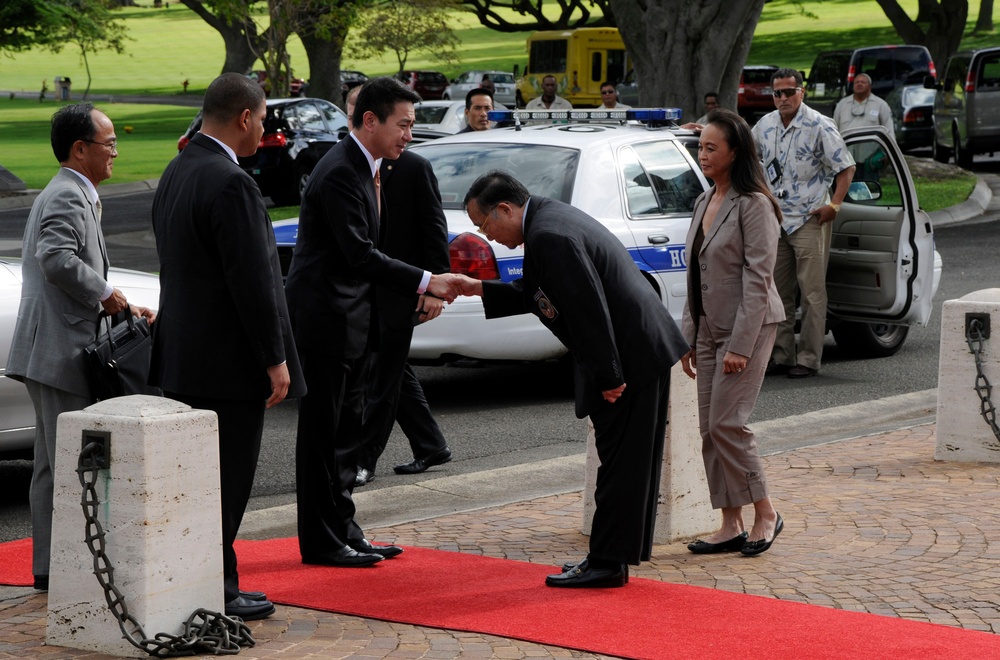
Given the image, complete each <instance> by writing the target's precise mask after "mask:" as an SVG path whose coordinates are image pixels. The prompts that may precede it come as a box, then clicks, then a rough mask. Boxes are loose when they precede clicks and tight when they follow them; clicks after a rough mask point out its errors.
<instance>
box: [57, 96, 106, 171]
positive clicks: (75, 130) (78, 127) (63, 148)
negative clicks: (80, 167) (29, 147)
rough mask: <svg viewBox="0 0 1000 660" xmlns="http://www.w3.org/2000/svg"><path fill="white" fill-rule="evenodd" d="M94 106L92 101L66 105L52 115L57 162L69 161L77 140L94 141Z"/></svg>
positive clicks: (95, 128) (95, 129) (95, 130)
mask: <svg viewBox="0 0 1000 660" xmlns="http://www.w3.org/2000/svg"><path fill="white" fill-rule="evenodd" d="M93 112H94V104H93V103H91V102H90V101H84V102H83V103H74V104H72V105H64V106H63V107H61V108H59V109H58V110H56V112H55V114H54V115H52V132H51V133H50V139H51V141H52V153H54V154H55V155H56V160H57V161H59V162H60V163H65V162H66V161H67V160H69V152H70V149H72V148H73V144H74V143H75V142H76V141H77V140H93V139H94V133H96V132H97V127H96V126H94V116H93V114H92V113H93Z"/></svg>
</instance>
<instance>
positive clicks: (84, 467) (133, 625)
mask: <svg viewBox="0 0 1000 660" xmlns="http://www.w3.org/2000/svg"><path fill="white" fill-rule="evenodd" d="M98 448H99V445H98V443H96V442H91V443H88V444H87V445H86V446H85V447H84V448H83V451H82V452H80V460H79V462H78V464H77V468H76V472H77V475H78V476H79V477H80V485H81V486H83V494H82V495H81V498H80V505H81V506H82V507H83V515H84V518H86V521H87V526H86V537H85V541H86V542H87V547H88V548H90V553H91V554H92V555H93V556H94V575H95V576H97V581H98V582H99V583H100V584H101V588H103V589H104V598H105V600H106V601H107V602H108V607H109V608H110V609H111V613H112V614H114V615H115V619H117V620H118V627H119V628H121V631H122V635H123V636H124V637H125V639H127V640H128V641H129V642H130V643H131V644H132V645H133V646H135V647H136V648H138V649H140V650H142V651H145V652H146V653H148V654H149V655H151V656H155V657H158V658H176V657H181V656H191V655H197V654H204V653H210V654H212V655H235V654H237V653H239V652H240V647H241V646H254V645H255V644H256V641H254V638H253V635H251V633H250V629H249V628H248V627H247V625H246V624H245V623H243V621H242V620H241V619H240V618H239V617H228V616H226V615H225V614H222V613H220V612H213V611H211V610H206V609H198V610H195V611H194V613H192V614H191V616H189V617H188V619H187V621H186V622H185V623H184V632H183V634H182V635H170V634H168V633H157V635H156V637H154V638H153V639H149V638H147V637H146V633H145V631H144V630H143V629H142V625H141V624H140V623H139V622H138V621H137V620H136V618H135V617H134V616H132V615H131V614H129V611H128V605H127V604H126V602H125V597H124V596H122V593H121V592H120V591H119V590H118V587H116V586H115V580H114V577H115V568H114V566H112V564H111V560H110V559H108V555H107V553H106V549H107V548H106V547H105V543H104V537H105V534H106V533H105V531H104V527H103V526H102V525H101V521H100V520H98V519H97V509H98V505H99V504H100V501H99V500H98V497H97V490H96V489H95V488H94V484H95V483H96V481H97V472H98V470H99V469H100V468H99V467H98V462H97V452H98Z"/></svg>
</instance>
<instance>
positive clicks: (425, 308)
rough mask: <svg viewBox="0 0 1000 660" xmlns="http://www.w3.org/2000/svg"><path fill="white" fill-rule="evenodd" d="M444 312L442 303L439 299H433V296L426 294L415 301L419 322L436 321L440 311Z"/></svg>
mask: <svg viewBox="0 0 1000 660" xmlns="http://www.w3.org/2000/svg"><path fill="white" fill-rule="evenodd" d="M442 310H444V301H443V300H441V299H440V298H435V297H434V296H428V295H427V294H426V293H425V294H424V295H422V296H420V298H419V299H418V300H417V310H416V311H418V312H420V322H421V323H423V322H424V321H430V320H431V319H436V318H437V317H439V316H441V311H442Z"/></svg>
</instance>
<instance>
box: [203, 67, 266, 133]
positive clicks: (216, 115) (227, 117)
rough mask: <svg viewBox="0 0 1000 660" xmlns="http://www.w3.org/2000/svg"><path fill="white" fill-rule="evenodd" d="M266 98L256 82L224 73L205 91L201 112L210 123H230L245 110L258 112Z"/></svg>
mask: <svg viewBox="0 0 1000 660" xmlns="http://www.w3.org/2000/svg"><path fill="white" fill-rule="evenodd" d="M266 98H267V97H266V96H265V95H264V89H263V88H262V87H261V86H260V85H259V84H257V82H256V81H254V80H251V79H250V78H247V77H246V76H243V75H240V74H238V73H223V74H222V75H221V76H219V77H218V78H216V79H215V80H213V81H212V82H211V84H210V85H209V86H208V89H206V90H205V100H204V101H203V102H202V106H201V112H202V115H203V116H204V117H205V119H208V120H209V121H217V122H228V121H231V120H232V119H235V118H237V117H239V116H240V114H242V112H243V111H244V110H251V111H252V110H256V109H257V108H259V107H260V104H261V103H264V102H265V100H266Z"/></svg>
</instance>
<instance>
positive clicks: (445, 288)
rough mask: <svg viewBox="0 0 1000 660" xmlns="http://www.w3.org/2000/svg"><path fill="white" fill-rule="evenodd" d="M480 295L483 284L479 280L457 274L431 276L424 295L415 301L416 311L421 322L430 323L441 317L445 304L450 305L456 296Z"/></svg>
mask: <svg viewBox="0 0 1000 660" xmlns="http://www.w3.org/2000/svg"><path fill="white" fill-rule="evenodd" d="M427 294H430V295H427ZM482 295H483V283H482V282H481V281H480V280H476V279H473V278H471V277H468V276H467V275H459V274H457V273H442V274H441V275H431V281H430V283H429V284H428V285H427V291H426V293H425V294H424V295H422V296H420V298H419V300H417V309H416V311H417V312H419V313H420V320H421V322H423V321H430V320H431V319H435V318H437V317H438V316H440V315H441V311H442V310H443V309H444V304H445V302H447V303H449V304H450V303H452V302H454V301H455V298H457V297H458V296H482Z"/></svg>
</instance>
